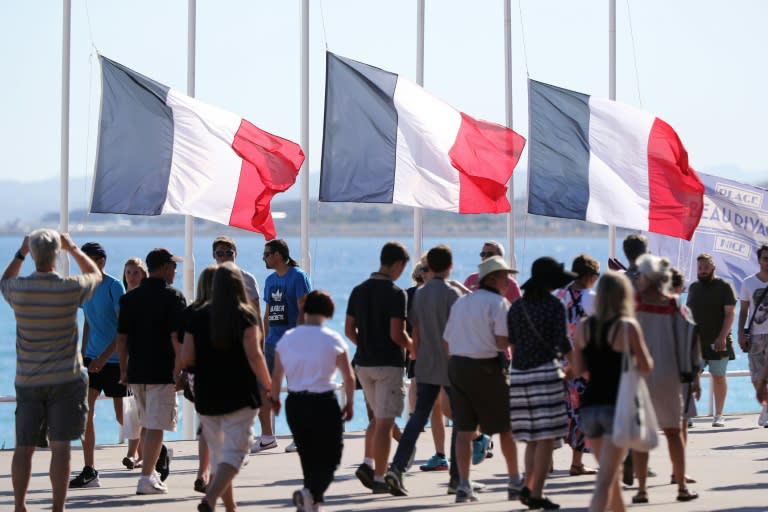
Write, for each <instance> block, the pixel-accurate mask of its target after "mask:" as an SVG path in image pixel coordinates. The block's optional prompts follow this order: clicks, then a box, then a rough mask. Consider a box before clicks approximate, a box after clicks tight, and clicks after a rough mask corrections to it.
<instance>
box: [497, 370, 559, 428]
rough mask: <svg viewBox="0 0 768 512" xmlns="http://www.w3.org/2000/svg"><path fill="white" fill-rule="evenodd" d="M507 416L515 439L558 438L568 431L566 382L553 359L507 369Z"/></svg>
mask: <svg viewBox="0 0 768 512" xmlns="http://www.w3.org/2000/svg"><path fill="white" fill-rule="evenodd" d="M509 381H510V382H509V418H510V424H511V426H512V436H513V437H514V438H515V441H524V442H527V441H539V440H543V439H560V438H563V437H565V435H566V433H567V432H568V413H567V411H566V408H565V393H566V388H565V381H564V380H563V378H562V370H561V369H560V368H559V367H558V366H556V365H555V364H554V363H553V362H549V363H545V364H543V365H541V366H538V367H536V368H531V369H529V370H515V369H512V370H510V375H509Z"/></svg>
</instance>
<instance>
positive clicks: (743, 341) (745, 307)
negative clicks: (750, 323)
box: [736, 300, 749, 352]
mask: <svg viewBox="0 0 768 512" xmlns="http://www.w3.org/2000/svg"><path fill="white" fill-rule="evenodd" d="M739 302H740V306H741V307H739V325H738V326H737V331H736V332H738V333H739V346H740V347H741V350H743V351H744V352H747V351H748V350H749V347H748V346H747V344H748V342H747V337H746V335H745V334H746V333H745V332H744V327H746V326H745V325H744V324H746V323H747V315H748V314H749V301H748V300H742V301H739Z"/></svg>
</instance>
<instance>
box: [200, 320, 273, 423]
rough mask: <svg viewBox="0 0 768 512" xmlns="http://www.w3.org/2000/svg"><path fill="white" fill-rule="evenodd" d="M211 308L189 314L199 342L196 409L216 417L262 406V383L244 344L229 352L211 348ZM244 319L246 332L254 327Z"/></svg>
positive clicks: (233, 347) (227, 349)
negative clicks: (259, 385)
mask: <svg viewBox="0 0 768 512" xmlns="http://www.w3.org/2000/svg"><path fill="white" fill-rule="evenodd" d="M210 315H211V313H210V305H206V306H203V307H201V308H200V309H197V310H194V311H191V312H190V313H189V320H190V321H189V323H188V324H187V332H189V333H190V334H192V336H194V338H195V409H196V410H197V412H199V413H200V414H206V415H209V416H216V415H220V414H227V413H230V412H234V411H236V410H238V409H242V408H243V407H251V408H253V409H256V408H257V407H259V406H260V405H261V400H260V399H259V388H258V380H257V379H256V375H254V374H253V371H252V370H251V366H250V365H249V364H248V359H247V358H246V356H245V349H244V348H243V343H242V340H241V342H240V343H235V344H234V346H232V347H229V348H226V349H217V348H214V347H213V345H212V344H211V316H210ZM251 322H253V319H251V320H249V319H248V318H247V317H246V316H245V315H243V326H244V328H243V330H245V328H247V327H249V326H250V325H254V324H253V323H251Z"/></svg>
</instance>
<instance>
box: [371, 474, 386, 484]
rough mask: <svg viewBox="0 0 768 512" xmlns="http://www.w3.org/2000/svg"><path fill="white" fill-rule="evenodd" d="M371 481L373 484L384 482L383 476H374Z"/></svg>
mask: <svg viewBox="0 0 768 512" xmlns="http://www.w3.org/2000/svg"><path fill="white" fill-rule="evenodd" d="M373 481H374V482H381V483H384V481H385V480H384V476H383V475H382V476H376V475H374V476H373Z"/></svg>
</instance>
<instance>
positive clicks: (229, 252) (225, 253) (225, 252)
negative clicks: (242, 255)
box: [216, 251, 235, 258]
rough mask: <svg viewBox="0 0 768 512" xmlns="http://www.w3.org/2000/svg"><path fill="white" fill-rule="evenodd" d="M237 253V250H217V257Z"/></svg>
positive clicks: (229, 256)
mask: <svg viewBox="0 0 768 512" xmlns="http://www.w3.org/2000/svg"><path fill="white" fill-rule="evenodd" d="M234 255H235V251H216V257H217V258H223V257H224V256H226V257H227V258H231V257H232V256H234Z"/></svg>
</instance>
